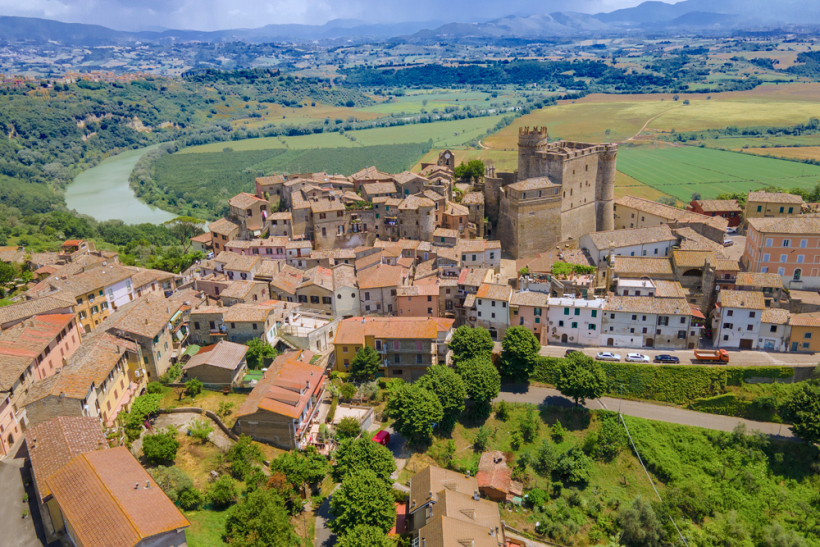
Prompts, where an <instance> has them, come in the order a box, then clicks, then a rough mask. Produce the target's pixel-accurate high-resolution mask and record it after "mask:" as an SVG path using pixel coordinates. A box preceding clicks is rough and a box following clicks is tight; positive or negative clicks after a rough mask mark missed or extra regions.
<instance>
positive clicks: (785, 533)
mask: <svg viewBox="0 0 820 547" xmlns="http://www.w3.org/2000/svg"><path fill="white" fill-rule="evenodd" d="M762 545H763V546H764V547H805V545H806V540H805V539H803V538H802V537H800V536H799V535H798V534H797V533H796V532H795V531H794V530H786V529H785V528H783V526H781V525H780V523H779V522H775V523H774V524H770V525H769V526H767V527H766V528H765V529H764V530H763V543H762Z"/></svg>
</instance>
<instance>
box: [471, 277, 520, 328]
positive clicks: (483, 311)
mask: <svg viewBox="0 0 820 547" xmlns="http://www.w3.org/2000/svg"><path fill="white" fill-rule="evenodd" d="M512 294H513V290H512V287H510V286H509V285H494V284H490V283H482V284H481V286H480V287H479V288H478V292H476V294H475V311H476V322H475V326H476V327H479V328H484V329H487V330H488V331H490V336H492V337H493V340H500V339H501V338H503V337H504V334H505V333H506V332H507V329H508V328H509V327H510V298H511V297H512ZM466 302H467V301H466V299H465V306H466Z"/></svg>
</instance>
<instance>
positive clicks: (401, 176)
mask: <svg viewBox="0 0 820 547" xmlns="http://www.w3.org/2000/svg"><path fill="white" fill-rule="evenodd" d="M393 180H395V181H396V182H398V183H399V184H406V183H408V182H411V181H414V180H421V181H424V182H427V179H426V178H424V177H422V176H421V175H419V174H418V173H413V172H410V171H402V172H401V173H398V174H396V175H393Z"/></svg>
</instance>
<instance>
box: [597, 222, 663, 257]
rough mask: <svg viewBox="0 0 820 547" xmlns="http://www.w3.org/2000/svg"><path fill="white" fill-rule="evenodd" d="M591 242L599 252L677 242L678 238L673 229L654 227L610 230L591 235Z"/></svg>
mask: <svg viewBox="0 0 820 547" xmlns="http://www.w3.org/2000/svg"><path fill="white" fill-rule="evenodd" d="M589 238H590V240H592V243H593V244H594V245H595V247H596V248H597V249H598V250H599V251H603V250H607V249H609V247H610V246H612V247H615V248H620V247H631V246H633V245H646V244H649V243H659V242H661V241H675V240H676V239H677V238H676V237H675V234H673V233H672V229H671V228H670V227H669V226H667V225H665V224H664V225H663V226H653V227H651V228H630V229H627V230H610V231H608V232H595V233H591V234H589Z"/></svg>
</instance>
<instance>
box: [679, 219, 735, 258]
mask: <svg viewBox="0 0 820 547" xmlns="http://www.w3.org/2000/svg"><path fill="white" fill-rule="evenodd" d="M672 231H673V232H674V233H675V234H677V235H678V237H680V238H681V242H680V250H682V251H713V252H714V253H715V255H716V256H718V257H722V256H724V252H725V251H724V249H725V248H724V247H723V245H721V244H720V243H718V242H716V241H712V240H711V239H709V238H707V237H704V236H702V235H700V234H699V233H697V232H696V231H694V230H693V229H692V228H690V227H688V226H685V227H683V228H676V229H674V230H672Z"/></svg>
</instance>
